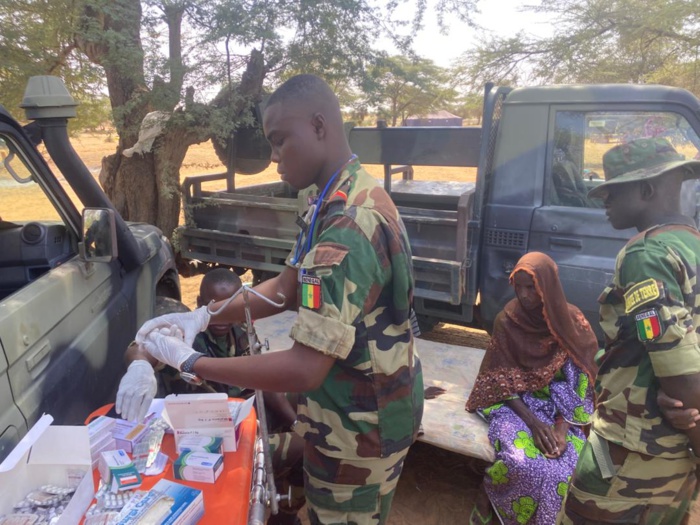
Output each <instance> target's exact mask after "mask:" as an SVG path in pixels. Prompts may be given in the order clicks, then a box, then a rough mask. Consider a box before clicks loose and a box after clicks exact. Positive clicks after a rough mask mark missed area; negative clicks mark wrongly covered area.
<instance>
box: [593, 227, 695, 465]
mask: <svg viewBox="0 0 700 525" xmlns="http://www.w3.org/2000/svg"><path fill="white" fill-rule="evenodd" d="M615 266H616V268H615V275H614V278H613V282H612V284H611V285H610V286H608V287H607V288H606V289H605V291H604V292H603V294H602V295H601V297H600V299H599V302H600V303H601V307H600V316H601V327H602V328H603V331H604V332H605V336H606V348H605V354H604V355H603V357H602V360H601V366H600V370H599V371H598V378H597V380H596V393H597V396H598V399H597V406H596V412H595V414H594V416H593V421H592V428H593V430H595V432H596V433H597V434H598V435H600V436H602V437H604V438H605V439H607V440H609V441H613V442H615V443H618V444H620V445H622V446H624V447H625V448H627V449H628V450H633V451H636V452H640V453H643V454H648V455H651V456H661V457H668V458H681V457H687V455H688V452H687V450H688V440H687V438H686V435H685V434H684V433H683V432H681V431H679V430H676V429H674V428H673V427H672V426H671V425H670V424H668V423H667V422H666V421H665V420H664V419H663V418H662V415H661V412H660V410H659V407H658V405H657V403H656V395H657V392H658V387H659V382H658V379H657V378H659V377H673V376H681V375H688V374H696V373H700V347H699V346H698V336H697V327H698V326H699V325H700V308H698V306H700V293H699V290H698V283H697V275H698V271H700V233H698V231H697V230H696V229H695V228H694V227H692V226H688V225H683V224H667V225H662V226H655V227H652V228H650V229H648V230H646V231H643V232H641V233H640V234H638V235H636V236H635V237H633V238H632V239H631V240H630V241H629V242H628V243H627V245H626V246H625V247H624V248H623V249H622V250H621V251H620V253H619V254H618V256H617V261H616V263H615Z"/></svg>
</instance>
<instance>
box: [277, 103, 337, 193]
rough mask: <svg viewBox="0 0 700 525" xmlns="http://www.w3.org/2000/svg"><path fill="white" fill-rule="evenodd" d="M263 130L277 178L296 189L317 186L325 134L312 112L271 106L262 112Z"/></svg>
mask: <svg viewBox="0 0 700 525" xmlns="http://www.w3.org/2000/svg"><path fill="white" fill-rule="evenodd" d="M263 129H264V130H265V136H266V137H267V140H268V141H269V142H270V146H271V147H272V155H271V157H270V158H271V160H272V162H275V163H277V173H279V174H280V179H282V180H283V181H285V182H287V183H289V184H290V185H291V186H292V187H293V188H295V189H298V190H300V189H304V188H308V187H309V186H311V185H312V184H314V183H316V181H317V179H318V177H319V176H320V175H321V174H322V169H323V164H324V152H325V147H324V142H323V137H324V136H325V135H324V133H323V131H324V130H323V129H319V127H318V125H315V124H314V118H313V114H312V112H311V111H310V110H309V109H307V108H306V107H305V106H299V107H294V106H290V105H289V104H288V105H285V106H283V105H282V104H281V103H278V104H273V105H272V106H268V107H267V108H266V109H265V114H264V116H263Z"/></svg>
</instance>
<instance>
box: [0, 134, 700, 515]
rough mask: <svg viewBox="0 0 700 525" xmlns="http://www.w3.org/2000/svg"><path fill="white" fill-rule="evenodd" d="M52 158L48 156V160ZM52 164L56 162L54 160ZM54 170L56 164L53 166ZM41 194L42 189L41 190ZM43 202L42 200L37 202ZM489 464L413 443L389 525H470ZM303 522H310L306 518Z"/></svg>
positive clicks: (89, 156) (457, 174) (82, 144)
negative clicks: (485, 465)
mask: <svg viewBox="0 0 700 525" xmlns="http://www.w3.org/2000/svg"><path fill="white" fill-rule="evenodd" d="M73 145H74V147H75V148H76V150H77V152H78V154H79V155H80V157H81V158H82V159H83V160H84V161H85V163H86V164H87V166H88V167H89V168H90V170H91V171H92V172H93V173H94V174H95V175H97V173H98V172H99V169H100V165H101V159H102V157H103V156H104V155H107V154H110V153H112V152H113V151H114V147H115V145H114V142H113V137H109V136H108V135H104V134H83V135H81V136H79V137H76V138H74V139H73ZM47 159H48V157H47ZM49 163H50V164H51V162H50V161H49ZM53 167H54V166H53V165H52V168H53ZM221 171H224V170H223V167H222V166H221V164H220V163H219V162H218V159H217V158H216V155H215V154H214V152H213V149H212V147H211V145H210V144H208V143H207V144H202V145H198V146H194V147H192V148H190V150H189V152H188V154H187V157H186V158H185V161H184V163H183V166H182V172H181V174H182V179H183V180H184V177H186V176H189V175H194V174H204V173H217V172H221ZM369 171H370V172H372V173H373V174H374V175H375V176H377V177H381V176H382V170H381V168H380V167H373V166H370V167H369ZM474 177H475V172H474V170H467V169H457V168H430V169H426V168H423V169H420V168H419V169H417V170H416V174H415V178H416V179H419V180H456V181H473V180H474ZM273 180H277V174H276V171H275V168H274V166H272V167H270V168H268V169H267V170H265V171H264V172H262V173H260V174H257V175H248V176H240V177H238V178H237V179H236V184H237V185H239V186H245V185H249V184H259V183H261V182H269V181H273ZM37 190H38V189H37ZM37 202H38V201H37ZM37 202H34V201H31V199H28V200H27V201H24V202H18V201H17V199H15V198H12V196H10V195H6V194H5V192H2V194H0V210H3V213H2V214H3V215H5V214H6V213H7V211H8V210H15V211H16V210H17V208H23V209H26V210H34V211H36V206H37ZM200 281H201V276H197V277H191V278H183V279H182V280H181V284H182V295H183V302H184V303H185V304H187V305H188V306H190V307H195V306H196V297H197V294H198V289H199V283H200ZM425 337H426V338H429V339H431V340H435V341H440V342H445V343H450V344H457V345H463V346H472V347H477V348H484V347H485V345H486V344H487V343H488V335H487V334H486V333H485V332H482V331H479V330H469V329H465V328H462V327H459V326H455V325H448V324H443V325H439V326H437V327H436V328H435V330H434V331H433V332H431V333H430V334H426V336H425ZM483 468H484V464H483V463H481V462H479V461H477V460H473V459H471V458H466V457H464V456H460V455H458V454H454V453H452V452H447V451H444V450H441V449H438V448H435V447H433V446H430V445H426V444H424V443H417V444H416V445H414V446H413V447H412V449H411V451H410V453H409V456H408V459H407V461H406V464H405V468H404V472H403V474H402V477H401V480H400V482H399V487H398V490H397V494H396V497H395V499H394V506H393V510H392V515H391V517H390V519H389V525H416V524H421V525H463V524H465V523H466V522H467V520H468V517H469V512H470V511H471V508H472V505H473V502H474V498H475V496H476V491H477V488H478V486H479V483H480V480H481V476H482V474H483ZM304 523H305V524H306V523H308V521H307V520H304ZM691 525H700V511H699V510H698V508H696V509H694V513H693V518H692V519H691Z"/></svg>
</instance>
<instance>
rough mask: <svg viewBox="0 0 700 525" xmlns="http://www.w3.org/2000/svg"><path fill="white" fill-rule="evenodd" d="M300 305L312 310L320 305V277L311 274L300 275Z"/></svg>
mask: <svg viewBox="0 0 700 525" xmlns="http://www.w3.org/2000/svg"><path fill="white" fill-rule="evenodd" d="M301 305H302V306H304V307H306V308H311V309H313V310H316V309H318V308H319V307H320V306H321V278H320V277H314V276H313V275H302V276H301Z"/></svg>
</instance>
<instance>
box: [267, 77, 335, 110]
mask: <svg viewBox="0 0 700 525" xmlns="http://www.w3.org/2000/svg"><path fill="white" fill-rule="evenodd" d="M288 102H294V103H296V104H298V103H300V102H310V103H314V104H319V103H320V104H323V105H326V104H330V105H332V107H334V108H337V109H338V111H340V103H339V102H338V97H336V96H335V93H333V90H332V89H331V87H330V86H329V85H328V84H326V82H325V81H324V80H323V79H322V78H321V77H317V76H316V75H309V74H303V75H296V76H293V77H292V78H290V79H289V80H287V81H286V82H285V83H283V84H282V85H281V86H280V87H278V88H277V89H276V90H275V91H274V93H272V95H270V98H269V100H268V101H267V105H268V106H272V105H273V104H286V103H288Z"/></svg>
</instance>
